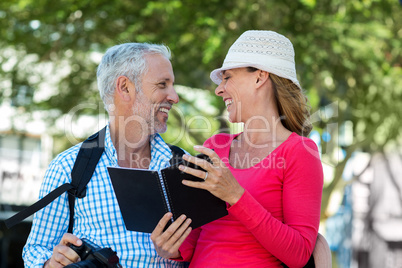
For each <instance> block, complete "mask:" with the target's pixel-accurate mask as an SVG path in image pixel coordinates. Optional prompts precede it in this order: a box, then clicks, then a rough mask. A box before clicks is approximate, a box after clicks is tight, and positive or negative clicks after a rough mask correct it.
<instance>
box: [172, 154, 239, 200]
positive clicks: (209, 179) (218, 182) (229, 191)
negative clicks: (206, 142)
mask: <svg viewBox="0 0 402 268" xmlns="http://www.w3.org/2000/svg"><path fill="white" fill-rule="evenodd" d="M194 149H195V150H196V151H198V152H200V153H203V154H206V155H208V156H209V158H210V159H211V161H212V164H211V163H209V162H207V161H205V160H203V159H200V158H197V157H194V156H191V155H187V154H184V155H183V159H184V160H186V161H188V162H191V163H193V164H195V165H197V166H200V167H202V168H203V169H204V170H206V171H207V173H206V172H205V171H202V170H197V169H193V168H190V167H186V166H183V165H180V166H179V169H180V170H181V171H183V172H185V173H188V174H191V175H193V176H196V177H198V178H201V179H203V180H204V181H202V182H196V181H189V180H183V184H184V185H187V186H190V187H194V188H199V189H204V190H207V191H209V192H210V193H212V194H213V195H215V196H216V197H218V198H220V199H222V200H223V201H225V202H227V203H229V204H230V205H233V204H235V203H236V202H237V201H238V200H239V199H240V198H241V196H242V195H243V193H244V188H243V187H241V186H240V184H239V183H238V182H237V180H236V179H235V178H234V177H233V174H232V173H231V172H230V170H229V169H228V168H227V166H226V165H225V163H223V162H222V160H221V159H220V158H219V156H218V155H217V154H216V153H215V152H214V151H213V150H212V149H209V148H206V147H203V146H194Z"/></svg>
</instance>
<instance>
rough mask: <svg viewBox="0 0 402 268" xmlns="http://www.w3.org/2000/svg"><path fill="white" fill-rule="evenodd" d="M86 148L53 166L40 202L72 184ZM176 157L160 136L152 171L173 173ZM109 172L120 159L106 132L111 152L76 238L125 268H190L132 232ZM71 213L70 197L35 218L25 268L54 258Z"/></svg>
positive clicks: (81, 208)
mask: <svg viewBox="0 0 402 268" xmlns="http://www.w3.org/2000/svg"><path fill="white" fill-rule="evenodd" d="M80 146H81V144H78V145H75V146H73V147H71V148H70V149H68V150H66V151H64V152H62V153H61V154H59V155H58V156H57V157H56V158H55V159H54V160H53V161H52V162H51V163H50V165H49V167H48V169H47V171H46V174H45V177H44V180H43V182H42V186H41V189H40V193H39V197H40V198H42V197H43V196H45V195H46V194H48V193H49V192H50V191H52V190H53V189H55V188H57V187H58V186H60V185H62V184H64V183H67V182H71V176H70V174H71V170H72V168H73V165H74V162H75V159H76V157H77V154H78V151H79V149H80ZM171 157H172V152H171V151H170V148H169V146H167V144H166V143H165V142H164V141H163V139H162V137H161V136H160V135H159V134H155V135H152V136H151V163H150V166H149V169H150V170H160V169H162V168H165V167H168V166H169V165H170V164H169V160H170V158H171ZM108 166H118V165H117V154H116V150H115V148H114V146H113V143H112V140H111V139H110V132H109V127H107V129H106V136H105V151H104V152H103V155H102V157H101V158H100V160H99V163H98V165H97V167H96V169H95V172H94V174H93V175H92V178H91V180H90V181H89V183H88V185H87V194H86V197H84V198H77V199H76V203H75V209H74V211H75V216H74V229H73V233H74V235H76V236H77V237H79V238H86V239H88V240H90V241H92V242H93V243H95V244H97V245H98V246H100V247H102V248H103V247H110V248H112V249H113V250H114V251H116V252H117V255H118V257H119V258H120V263H121V264H122V266H123V267H187V265H186V263H180V262H175V261H171V260H166V259H163V258H161V257H159V256H158V254H157V253H156V251H155V249H154V245H153V243H152V241H151V239H150V234H147V233H138V232H132V231H127V230H126V227H125V225H124V222H123V218H122V215H121V213H120V209H119V205H118V203H117V200H116V197H115V194H114V191H113V187H112V183H111V181H110V178H109V174H108V172H107V167H108ZM69 215H70V211H69V208H68V198H67V193H65V194H63V195H61V196H60V197H58V198H57V199H55V200H54V201H53V202H52V203H51V204H49V205H48V206H46V207H45V208H44V209H42V210H40V211H38V212H37V213H35V215H34V218H33V223H32V229H31V233H30V234H29V237H28V240H27V242H26V245H25V247H24V250H23V254H22V255H23V259H24V263H25V267H30V268H33V267H38V268H39V267H43V264H44V263H45V262H46V260H48V259H50V257H51V256H52V252H53V248H54V247H55V246H56V245H58V244H59V242H60V240H61V238H62V236H63V235H64V234H65V233H66V232H67V229H68V222H69Z"/></svg>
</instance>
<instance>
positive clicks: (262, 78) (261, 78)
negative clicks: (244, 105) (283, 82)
mask: <svg viewBox="0 0 402 268" xmlns="http://www.w3.org/2000/svg"><path fill="white" fill-rule="evenodd" d="M268 78H269V73H268V72H266V71H263V70H258V71H257V77H256V82H255V83H256V86H257V87H261V86H262V85H263V84H265V82H266V81H267V80H268Z"/></svg>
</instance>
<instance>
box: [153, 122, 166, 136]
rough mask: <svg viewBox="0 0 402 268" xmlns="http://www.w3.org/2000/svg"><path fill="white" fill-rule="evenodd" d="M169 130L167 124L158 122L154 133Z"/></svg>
mask: <svg viewBox="0 0 402 268" xmlns="http://www.w3.org/2000/svg"><path fill="white" fill-rule="evenodd" d="M166 130H167V125H166V124H160V125H159V124H158V125H157V126H155V128H154V131H153V133H152V134H155V133H165V132H166Z"/></svg>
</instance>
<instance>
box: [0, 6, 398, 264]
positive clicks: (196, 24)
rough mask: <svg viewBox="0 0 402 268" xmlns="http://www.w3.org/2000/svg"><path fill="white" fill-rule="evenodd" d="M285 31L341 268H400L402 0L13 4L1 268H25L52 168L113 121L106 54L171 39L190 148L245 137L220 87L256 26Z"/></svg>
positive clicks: (177, 121) (172, 136)
mask: <svg viewBox="0 0 402 268" xmlns="http://www.w3.org/2000/svg"><path fill="white" fill-rule="evenodd" d="M250 29H255V30H274V31H277V32H279V33H281V34H283V35H285V36H287V37H288V38H289V39H290V40H291V41H292V43H293V45H294V47H295V52H296V64H297V67H296V68H297V73H298V78H299V81H300V82H301V85H302V87H303V88H304V90H305V91H306V93H307V95H308V97H309V100H310V105H311V114H312V117H311V121H312V123H313V126H314V129H313V131H312V133H311V134H310V137H311V138H312V139H313V140H314V141H315V142H316V143H317V145H318V146H319V148H320V151H321V159H322V162H323V166H324V171H325V185H324V189H323V198H322V211H321V218H322V221H321V227H320V233H322V234H323V235H324V236H325V238H326V239H327V241H328V243H329V245H330V248H331V251H332V255H333V267H364V268H365V267H402V137H401V134H400V131H401V130H402V124H401V123H400V120H401V118H402V66H401V65H402V53H401V51H402V2H401V1H398V0H321V1H318V0H270V1H266V0H257V1H244V0H230V1H228V0H203V1H199V0H187V1H185V0H161V1H140V0H131V1H130V0H118V1H106V0H80V1H77V0H59V1H50V0H1V2H0V268H4V267H22V265H23V264H22V260H21V250H22V246H23V245H24V243H25V240H26V238H27V235H28V232H29V229H30V219H28V220H26V221H24V222H23V223H21V224H20V225H17V226H15V227H13V228H12V229H10V230H8V229H7V228H6V227H5V226H4V222H3V221H4V219H7V218H8V217H10V216H11V215H13V214H14V213H16V212H17V211H19V210H21V209H23V208H24V207H26V206H28V205H30V204H32V203H33V202H35V201H36V200H37V197H38V192H39V186H40V183H41V180H42V177H43V174H44V171H45V169H46V167H47V165H48V164H49V162H50V161H51V160H52V159H53V158H54V157H55V156H56V155H57V154H58V153H60V152H61V151H63V150H65V149H67V148H68V147H70V146H72V145H74V144H76V143H78V142H80V141H82V140H84V139H85V138H86V137H87V136H89V135H91V134H92V133H94V132H96V131H98V130H99V129H101V128H102V127H103V126H104V125H105V124H106V123H107V119H106V118H107V117H106V114H105V112H104V109H103V104H102V102H101V100H100V98H99V95H98V91H97V86H96V67H97V64H98V63H99V62H100V59H101V57H102V55H103V53H104V52H105V50H106V49H107V48H108V47H110V46H113V45H116V44H120V43H124V42H151V43H164V44H166V45H167V46H169V47H170V49H171V50H172V54H173V59H172V64H173V68H174V72H175V76H176V85H177V86H176V89H177V91H178V93H179V96H180V102H179V104H178V105H176V107H175V108H174V109H173V112H171V114H170V117H169V122H168V124H169V127H168V131H167V132H166V133H165V134H163V137H164V139H165V140H166V141H167V142H168V143H172V144H176V145H179V146H181V147H183V148H185V149H186V150H188V151H189V152H191V153H194V151H193V149H192V146H193V145H195V144H202V143H203V141H204V140H205V139H207V138H208V137H210V136H211V135H213V134H216V133H217V132H230V133H235V132H239V131H241V129H242V126H241V125H238V124H237V125H232V124H230V123H229V122H228V121H227V118H226V116H225V112H224V110H225V106H224V103H223V102H222V101H221V100H220V99H218V98H216V97H215V95H214V93H213V90H214V89H215V87H214V85H213V84H212V82H211V81H210V79H209V73H210V71H211V70H212V69H214V68H217V67H220V66H221V64H222V62H223V59H224V57H225V54H226V52H227V51H228V49H229V47H230V45H231V44H232V43H233V42H234V41H235V39H236V38H237V37H238V36H239V35H240V34H241V33H243V32H244V31H245V30H250Z"/></svg>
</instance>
